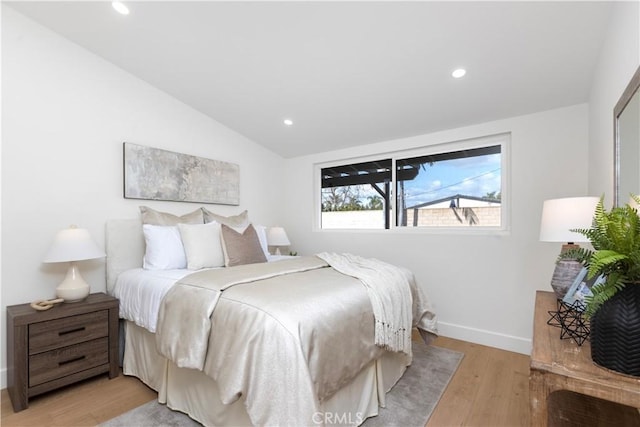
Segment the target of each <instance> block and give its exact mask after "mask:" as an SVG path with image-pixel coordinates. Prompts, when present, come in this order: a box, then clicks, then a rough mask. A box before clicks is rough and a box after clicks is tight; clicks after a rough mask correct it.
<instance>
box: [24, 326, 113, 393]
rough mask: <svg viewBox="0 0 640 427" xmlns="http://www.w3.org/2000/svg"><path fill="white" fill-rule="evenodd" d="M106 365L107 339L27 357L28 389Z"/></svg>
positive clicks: (107, 354) (107, 355) (107, 353)
mask: <svg viewBox="0 0 640 427" xmlns="http://www.w3.org/2000/svg"><path fill="white" fill-rule="evenodd" d="M108 363H109V339H108V338H107V337H104V338H98V339H95V340H91V341H88V342H84V343H81V344H76V345H72V346H69V347H64V348H60V349H57V350H51V351H47V352H45V353H39V354H36V355H34V356H29V387H33V386H36V385H38V384H42V383H45V382H47V381H51V380H55V379H57V378H60V377H64V376H67V375H70V374H73V373H75V372H80V371H84V370H86V369H90V368H93V367H95V366H100V365H104V364H108Z"/></svg>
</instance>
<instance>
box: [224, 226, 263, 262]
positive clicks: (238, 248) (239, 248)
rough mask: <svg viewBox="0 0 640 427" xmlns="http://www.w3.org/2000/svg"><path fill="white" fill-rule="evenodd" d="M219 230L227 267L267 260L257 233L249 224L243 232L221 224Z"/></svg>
mask: <svg viewBox="0 0 640 427" xmlns="http://www.w3.org/2000/svg"><path fill="white" fill-rule="evenodd" d="M221 231H222V248H223V250H224V258H225V265H226V266H227V267H233V266H234V265H243V264H255V263H258V262H266V261H267V257H266V256H265V255H264V252H263V250H262V246H261V245H260V240H259V239H258V234H257V233H256V230H255V229H254V228H253V226H252V225H251V224H249V226H248V227H247V228H246V229H245V230H244V232H238V231H236V230H234V229H233V228H231V227H228V226H226V225H224V224H222V225H221Z"/></svg>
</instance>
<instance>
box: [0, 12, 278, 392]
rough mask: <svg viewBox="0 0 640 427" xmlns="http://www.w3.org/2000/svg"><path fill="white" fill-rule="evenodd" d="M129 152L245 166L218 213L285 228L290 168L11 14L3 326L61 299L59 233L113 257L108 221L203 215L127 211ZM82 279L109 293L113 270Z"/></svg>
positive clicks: (6, 30)
mask: <svg viewBox="0 0 640 427" xmlns="http://www.w3.org/2000/svg"><path fill="white" fill-rule="evenodd" d="M124 141H128V142H133V143H137V144H142V145H148V146H152V147H158V148H163V149H168V150H171V151H178V152H182V153H187V154H192V155H196V156H202V157H208V158H213V159H218V160H225V161H230V162H234V163H237V164H239V165H240V202H241V205H240V206H219V205H210V206H208V208H209V209H211V210H213V211H217V212H220V213H223V214H231V213H236V212H239V211H241V210H242V209H248V210H249V214H250V216H251V218H252V219H254V220H256V221H257V222H260V223H263V224H265V225H272V224H275V223H277V222H279V221H280V218H279V211H280V206H281V203H280V201H279V200H278V199H277V195H278V194H279V192H277V191H272V190H273V189H274V188H280V187H281V182H282V173H281V172H280V171H281V167H280V164H281V162H282V159H281V157H279V156H277V155H275V154H274V153H272V152H270V151H267V150H266V149H264V148H262V147H261V146H259V145H257V144H255V143H253V142H252V141H249V140H247V139H246V138H244V137H242V136H240V135H238V134H237V133H235V132H233V131H231V130H229V129H228V128H226V127H224V126H222V125H220V124H219V123H217V122H215V121H213V120H211V119H210V118H208V117H206V116H204V115H202V114H200V113H199V112H197V111H195V110H193V109H191V108H190V107H187V106H186V105H184V104H183V103H181V102H179V101H177V100H176V99H174V98H172V97H170V96H168V95H167V94H165V93H163V92H161V91H159V90H157V89H155V88H153V87H152V86H150V85H148V84H147V83H145V82H143V81H141V80H139V79H137V78H135V77H133V76H131V75H130V74H128V73H126V72H124V71H122V70H121V69H119V68H117V67H115V66H113V65H111V64H110V63H108V62H106V61H104V60H102V59H100V58H99V57H97V56H95V55H93V54H91V53H89V52H88V51H86V50H84V49H83V48H81V47H79V46H77V45H75V44H73V43H71V42H69V41H67V40H66V39H63V38H61V37H59V36H57V35H56V34H54V33H52V32H50V31H49V30H47V29H45V28H44V27H41V26H39V25H38V24H36V23H34V22H33V21H31V20H29V19H27V18H25V17H24V16H22V15H20V14H18V13H16V12H15V11H14V10H13V9H11V8H9V7H7V6H6V5H5V4H3V5H2V282H1V289H2V293H1V296H2V313H1V314H0V319H2V323H3V325H4V319H5V316H6V314H5V308H6V306H7V305H12V304H20V303H25V302H29V301H33V300H37V299H42V298H52V297H53V296H54V294H55V287H56V285H57V284H58V283H59V282H60V281H61V280H62V279H63V278H64V273H65V271H66V267H65V266H64V265H45V264H43V263H42V258H43V256H44V254H45V252H46V251H47V249H48V247H49V245H50V243H51V241H52V239H53V237H54V235H55V233H56V232H57V231H58V230H60V229H61V228H65V227H67V226H69V225H70V224H77V225H78V226H81V227H84V228H87V229H89V231H90V232H91V234H92V235H93V237H94V238H95V240H96V241H97V242H98V244H99V245H100V246H103V245H104V224H105V221H106V220H107V219H108V218H135V217H136V216H137V215H138V206H139V205H141V204H146V205H148V206H151V207H153V208H156V209H160V210H167V211H171V212H175V213H185V212H190V211H192V210H194V209H196V208H198V207H199V206H201V205H200V204H191V203H170V202H153V201H140V200H125V199H123V196H122V191H123V190H122V188H123V183H122V174H123V172H122V143H123V142H124ZM274 196H275V198H274ZM81 269H82V274H83V276H84V277H85V279H86V280H87V282H89V283H90V284H91V288H92V291H94V292H97V291H104V290H105V278H104V275H105V271H104V261H103V260H100V261H95V262H94V261H91V262H83V263H82V265H81ZM1 328H2V332H1V333H0V334H1V336H2V343H1V344H2V346H1V348H2V350H1V354H2V356H1V357H2V365H1V367H0V369H1V372H2V387H5V386H6V377H5V372H6V360H5V355H6V348H7V347H6V337H5V333H4V326H2V327H1Z"/></svg>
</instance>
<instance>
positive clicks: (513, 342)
mask: <svg viewBox="0 0 640 427" xmlns="http://www.w3.org/2000/svg"><path fill="white" fill-rule="evenodd" d="M438 332H439V333H440V335H442V336H445V337H449V338H455V339H457V340H462V341H468V342H472V343H476V344H482V345H487V346H490V347H496V348H500V349H502V350H508V351H514V352H516V353H522V354H526V355H530V354H531V339H530V338H522V337H515V336H513V335H506V334H500V333H497V332H492V331H487V330H484V329H476V328H470V327H468V326H461V325H455V324H453V323H447V322H438Z"/></svg>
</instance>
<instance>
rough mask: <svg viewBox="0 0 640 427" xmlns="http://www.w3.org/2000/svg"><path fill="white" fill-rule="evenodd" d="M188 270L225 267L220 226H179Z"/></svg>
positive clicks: (211, 223)
mask: <svg viewBox="0 0 640 427" xmlns="http://www.w3.org/2000/svg"><path fill="white" fill-rule="evenodd" d="M178 228H179V229H180V236H182V243H183V244H184V252H185V253H186V255H187V268H188V269H189V270H200V269H201V268H208V267H224V252H223V251H222V241H221V237H220V224H218V223H217V222H210V223H208V224H178Z"/></svg>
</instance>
